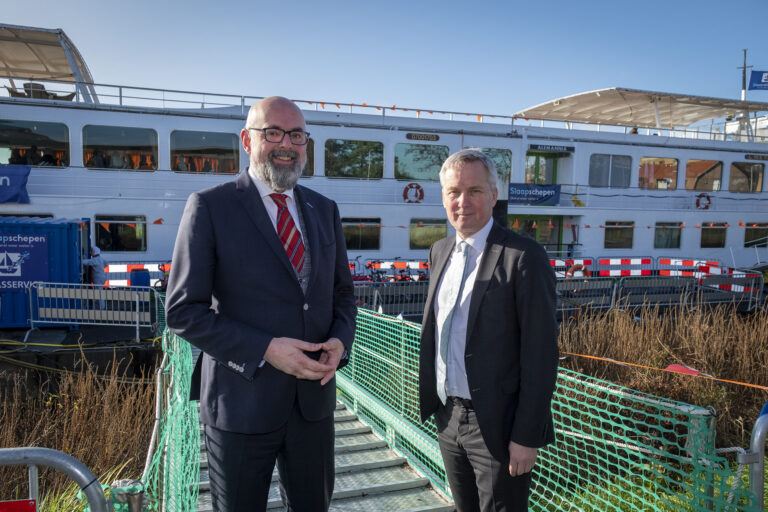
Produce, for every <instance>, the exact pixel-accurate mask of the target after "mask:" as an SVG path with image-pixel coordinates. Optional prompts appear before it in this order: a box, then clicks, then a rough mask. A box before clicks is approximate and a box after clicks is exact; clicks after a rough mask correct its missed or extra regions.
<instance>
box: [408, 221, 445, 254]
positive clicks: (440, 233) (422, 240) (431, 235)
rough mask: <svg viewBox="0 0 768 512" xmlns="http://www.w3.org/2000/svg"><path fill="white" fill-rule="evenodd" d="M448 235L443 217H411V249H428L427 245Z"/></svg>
mask: <svg viewBox="0 0 768 512" xmlns="http://www.w3.org/2000/svg"><path fill="white" fill-rule="evenodd" d="M447 235H448V226H447V225H446V223H445V219H411V227H410V234H409V247H410V248H411V249H429V247H430V246H431V245H432V244H433V243H435V242H437V241H438V240H441V239H443V238H445V237H446V236H447Z"/></svg>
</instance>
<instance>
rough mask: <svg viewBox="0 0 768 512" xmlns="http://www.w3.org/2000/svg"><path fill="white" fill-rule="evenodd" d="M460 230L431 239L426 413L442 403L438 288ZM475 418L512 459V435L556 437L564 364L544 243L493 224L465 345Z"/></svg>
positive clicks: (423, 391) (494, 446) (424, 356)
mask: <svg viewBox="0 0 768 512" xmlns="http://www.w3.org/2000/svg"><path fill="white" fill-rule="evenodd" d="M455 240H456V238H455V237H454V236H451V237H448V238H444V239H442V240H439V241H437V242H435V243H434V244H433V245H432V248H431V249H430V253H429V262H430V268H431V269H432V277H431V278H430V281H429V291H428V294H427V303H426V307H425V309H424V319H423V322H422V332H421V349H420V350H421V352H420V354H421V358H420V364H419V391H420V408H421V420H422V421H426V420H427V418H429V416H430V415H432V414H433V413H434V412H435V411H436V410H437V408H438V406H439V405H440V399H439V398H438V396H437V382H436V376H435V307H434V301H435V294H436V293H437V286H438V284H439V283H440V280H441V278H442V275H443V272H444V271H445V268H446V266H447V263H448V259H449V257H450V255H451V251H452V250H453V248H454V245H455ZM464 362H465V365H466V370H467V381H468V383H469V390H470V395H471V399H472V405H473V407H474V409H475V413H476V414H477V422H478V425H479V426H480V432H481V434H482V436H483V440H484V441H485V444H486V446H487V447H488V450H489V451H490V452H491V454H492V455H493V456H494V457H495V458H496V459H497V460H500V461H508V460H509V450H508V447H509V442H510V441H515V442H516V443H518V444H521V445H523V446H528V447H532V448H533V447H535V448H538V447H541V446H544V445H546V444H547V443H550V442H552V441H553V440H554V429H553V425H552V414H551V409H550V402H551V399H552V393H553V391H554V388H555V380H556V378H557V365H558V349H557V322H556V320H555V275H554V272H553V270H552V267H551V266H550V264H549V258H548V257H547V254H546V252H545V251H544V249H543V248H542V247H541V246H540V245H539V244H538V243H536V242H535V241H534V240H532V239H530V238H526V237H523V236H521V235H518V234H517V233H514V232H513V231H510V230H508V229H506V228H503V227H502V226H500V225H498V224H495V223H494V225H493V227H492V228H491V231H490V232H489V234H488V240H487V241H486V243H485V248H484V251H483V257H482V258H481V260H480V262H479V263H478V270H477V277H476V279H475V285H474V287H473V288H472V298H471V300H470V305H469V316H468V320H467V342H466V349H465V352H464Z"/></svg>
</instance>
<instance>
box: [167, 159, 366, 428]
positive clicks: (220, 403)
mask: <svg viewBox="0 0 768 512" xmlns="http://www.w3.org/2000/svg"><path fill="white" fill-rule="evenodd" d="M294 194H295V195H294V197H295V199H296V204H297V207H298V208H300V209H301V212H302V216H303V218H304V230H303V231H304V233H303V238H304V241H305V244H306V245H307V246H308V248H309V253H310V258H311V275H310V278H309V284H308V287H307V291H306V294H305V293H304V292H302V288H301V286H300V284H299V281H298V278H297V276H296V273H295V271H294V270H293V267H292V266H291V263H290V261H289V260H288V257H287V256H286V254H285V249H284V248H283V245H282V244H281V242H280V240H279V238H278V236H277V233H276V232H275V228H274V226H273V225H272V222H271V220H270V218H269V216H268V214H267V211H266V209H265V208H264V203H263V201H262V199H261V196H260V195H259V192H258V189H257V188H256V186H255V185H254V184H253V182H252V180H251V178H250V176H249V175H248V173H247V172H243V173H241V174H240V176H238V177H237V179H235V180H234V181H231V182H229V183H225V184H222V185H219V186H216V187H213V188H210V189H207V190H204V191H202V192H199V193H194V194H192V195H191V196H190V197H189V199H188V201H187V205H186V208H185V209H184V215H183V217H182V220H181V225H180V226H179V231H178V235H177V238H176V246H175V248H174V253H173V262H172V266H171V273H170V277H169V280H168V293H167V296H166V323H167V325H168V327H169V329H170V330H171V331H173V332H174V333H176V334H178V335H179V336H181V337H183V338H184V339H186V340H187V341H189V342H190V343H191V344H193V345H195V346H196V347H198V348H200V349H201V350H202V352H203V353H202V355H201V359H200V360H199V361H198V365H197V368H196V370H195V371H196V373H197V374H198V375H197V376H199V379H200V387H199V391H200V419H201V421H202V422H203V423H205V424H207V425H211V426H213V427H215V428H217V429H220V430H226V431H230V432H239V433H245V434H255V433H264V432H270V431H273V430H275V429H276V428H278V427H280V426H281V425H283V424H284V423H285V422H286V421H287V419H288V415H289V414H290V411H291V409H292V407H293V404H294V402H295V401H296V400H298V404H299V407H300V410H301V413H302V415H303V416H304V417H305V418H306V419H307V420H310V421H315V420H319V419H321V418H324V417H327V416H328V415H330V414H332V412H333V410H334V408H335V403H336V386H335V380H332V381H331V382H329V383H327V384H326V385H325V386H321V385H320V381H310V380H300V379H297V378H296V377H293V376H291V375H288V374H286V373H283V372H281V371H279V370H277V369H275V368H274V367H273V366H271V365H270V364H269V363H266V362H265V363H264V364H263V365H262V366H259V365H260V363H261V362H262V361H263V360H264V352H265V351H266V349H267V346H268V345H269V342H270V340H271V339H272V338H274V337H283V336H287V337H292V338H298V339H301V340H304V341H308V342H312V343H322V342H324V341H327V340H328V339H329V338H331V337H336V338H339V339H340V340H341V341H342V343H343V344H344V346H345V348H346V349H347V351H349V350H350V349H351V348H352V341H353V338H354V329H355V312H356V310H355V305H354V289H353V285H352V278H351V276H350V273H349V266H348V262H347V252H346V246H345V243H344V235H343V233H342V229H341V222H340V219H339V210H338V207H337V206H336V203H334V202H333V201H331V200H330V199H327V198H326V197H324V196H322V195H320V194H317V193H315V192H313V191H311V190H309V189H307V188H305V187H302V186H296V187H295V189H294ZM310 356H311V357H313V358H317V357H319V354H317V353H312V354H310ZM345 362H346V360H342V362H341V363H340V366H339V367H341V366H343V365H344V364H345ZM194 382H195V380H194V378H193V383H194ZM195 391H196V390H195V389H192V391H191V392H192V394H194V393H195Z"/></svg>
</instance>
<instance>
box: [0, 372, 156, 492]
mask: <svg viewBox="0 0 768 512" xmlns="http://www.w3.org/2000/svg"><path fill="white" fill-rule="evenodd" d="M123 366H124V365H122V364H120V363H119V362H117V361H115V360H113V362H112V364H110V365H109V367H108V368H107V370H106V371H104V372H101V374H98V373H97V371H96V369H95V368H94V367H93V366H92V365H89V364H87V363H81V365H80V368H79V369H78V370H77V371H75V372H71V373H45V372H40V371H38V370H34V371H33V370H23V371H5V372H3V373H0V425H2V429H0V447H3V448H7V447H23V446H38V447H45V448H53V449H56V450H61V451H63V452H65V453H68V454H69V455H72V456H73V457H75V458H76V459H78V460H80V461H81V462H83V463H84V464H85V465H86V466H88V468H89V469H90V470H91V471H92V472H93V473H94V474H96V475H105V474H109V473H110V471H112V470H114V469H115V468H119V467H120V466H121V465H123V464H126V463H127V464H126V465H125V467H124V469H123V470H122V471H121V474H118V475H115V478H116V479H117V478H139V477H140V476H141V472H142V469H143V466H144V460H145V457H146V452H147V449H148V447H149V440H150V436H151V433H152V425H153V421H154V385H153V383H152V382H151V375H150V379H146V380H140V379H129V378H125V377H124V375H125V371H124V370H120V369H119V368H121V367H123ZM40 469H41V471H40V490H41V496H43V495H45V494H46V493H47V492H53V493H56V492H59V491H61V490H62V489H64V488H65V487H66V484H67V483H68V482H69V480H68V479H67V477H66V476H65V475H63V474H62V473H59V472H55V471H53V470H50V469H45V470H44V469H43V468H40ZM101 483H102V484H104V483H106V484H109V483H111V482H101ZM27 493H28V487H27V473H26V467H25V466H16V467H6V468H0V500H2V499H17V498H18V499H21V498H26V497H27V496H28V494H27Z"/></svg>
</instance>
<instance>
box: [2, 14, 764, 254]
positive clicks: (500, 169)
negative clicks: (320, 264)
mask: <svg viewBox="0 0 768 512" xmlns="http://www.w3.org/2000/svg"><path fill="white" fill-rule="evenodd" d="M42 50H44V51H42ZM0 57H2V59H3V61H4V62H3V65H4V67H3V68H0V75H2V76H0V81H1V82H2V85H3V86H4V87H3V89H0V91H4V92H5V94H6V95H5V96H0V164H15V165H18V166H21V168H23V169H25V168H28V169H29V174H28V177H27V181H26V193H27V194H28V197H29V202H28V203H22V202H18V203H17V202H4V203H2V204H0V214H2V215H7V216H50V217H55V218H82V219H84V222H85V223H86V224H87V225H88V226H89V228H90V235H89V236H90V237H91V243H92V244H93V245H95V246H98V247H100V248H101V250H102V252H103V254H104V257H105V259H106V260H107V261H108V262H109V263H112V264H114V263H118V262H124V263H141V262H146V263H148V262H155V263H156V262H164V261H167V260H170V258H171V254H172V251H173V244H174V240H175V237H176V231H177V229H178V226H179V220H180V218H181V214H182V211H183V208H184V204H185V201H186V199H187V197H188V196H189V194H190V193H192V192H194V191H198V190H202V189H204V188H206V187H210V186H213V185H216V184H218V183H222V182H225V181H228V180H232V179H233V178H234V175H235V174H237V173H239V172H243V169H244V168H245V167H246V166H247V162H248V160H247V155H246V154H245V153H244V152H243V150H242V149H241V147H240V142H239V132H240V130H241V129H242V127H243V125H244V120H245V117H246V114H247V110H248V107H249V105H250V104H251V103H253V102H254V101H256V100H258V99H259V98H258V97H251V96H226V95H220V94H206V93H197V92H188V91H176V90H160V89H151V88H140V87H125V86H118V85H103V84H97V83H95V82H94V81H93V79H92V77H91V75H90V72H89V70H88V68H87V66H86V65H85V62H84V60H83V58H82V56H81V55H80V53H79V52H78V51H77V49H76V48H75V46H74V44H72V42H71V41H70V40H69V38H68V37H67V36H66V35H65V34H64V32H63V31H61V30H47V29H37V28H29V27H18V26H11V25H0ZM1 94H2V92H0V95H1ZM294 101H295V102H296V104H297V105H299V106H300V107H301V108H302V109H303V110H304V115H305V117H306V120H307V126H308V127H307V130H308V131H309V132H310V133H311V141H310V144H309V148H308V154H309V158H308V164H307V168H306V169H305V171H304V175H303V177H302V179H301V183H302V184H303V185H305V186H307V187H310V188H312V189H314V190H316V191H317V192H320V193H322V194H324V195H326V196H328V197H330V198H332V199H334V200H335V201H336V202H337V203H338V205H339V210H340V213H341V217H342V223H343V225H344V232H345V236H346V241H347V250H348V253H349V258H350V260H356V261H357V262H358V263H359V264H360V267H362V263H364V262H365V261H368V260H394V259H396V258H400V259H403V260H420V259H422V260H423V259H425V258H426V256H427V250H428V248H429V246H430V244H431V243H432V242H433V241H434V240H436V239H439V238H441V237H443V236H445V235H446V234H447V233H449V232H450V231H451V228H450V226H449V225H448V224H447V222H446V219H445V212H444V209H443V207H442V204H441V195H440V184H439V181H438V171H439V169H440V166H441V164H442V162H443V161H444V160H445V158H446V157H447V156H448V155H449V154H450V153H453V152H455V151H457V150H460V149H462V148H466V147H477V148H481V149H482V151H484V152H486V153H487V154H488V155H489V156H490V157H491V158H492V159H493V161H494V162H495V163H496V166H497V173H498V183H499V201H498V203H497V205H496V208H495V211H494V215H495V217H496V218H497V219H499V220H500V221H502V222H504V223H506V224H507V225H508V226H509V227H511V228H513V229H516V230H518V231H520V232H522V233H525V234H527V235H529V236H532V237H534V238H535V239H536V240H538V241H539V242H540V243H541V244H543V245H544V246H545V247H546V248H547V250H548V251H549V252H550V254H552V256H553V257H573V258H578V257H579V256H585V255H586V256H592V257H596V256H601V257H610V258H631V257H638V256H642V257H647V258H657V257H662V256H663V257H680V258H690V257H693V258H698V259H701V260H709V261H721V262H723V264H726V265H729V266H733V267H739V268H744V267H753V266H755V265H757V264H759V263H761V262H765V261H766V260H768V201H766V199H768V190H766V189H765V185H764V176H765V166H766V163H768V145H767V144H766V142H768V137H767V135H768V127H767V123H766V117H765V113H766V112H768V103H759V102H751V101H739V100H730V99H719V98H707V97H698V96H690V95H682V94H667V93H658V92H651V91H639V90H632V89H622V88H610V89H603V90H599V91H591V92H586V93H582V94H576V95H573V96H567V97H563V98H560V99H556V100H554V101H550V102H547V103H544V104H541V105H538V106H534V107H531V108H528V109H524V110H521V111H519V112H517V113H515V114H512V115H495V114H478V113H464V112H450V111H437V110H434V109H428V108H410V107H408V108H402V107H400V106H394V105H392V106H384V105H366V104H354V103H337V102H332V101H326V102H323V101H314V100H312V101H310V100H304V99H296V100H294ZM10 169H11V167H9V166H4V167H3V166H0V174H2V175H0V189H2V187H9V186H11V182H12V181H13V180H14V179H18V177H16V178H14V177H13V176H10V174H9V173H10ZM14 169H18V168H14ZM3 173H5V174H3ZM0 197H1V196H0ZM360 267H358V268H360Z"/></svg>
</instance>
